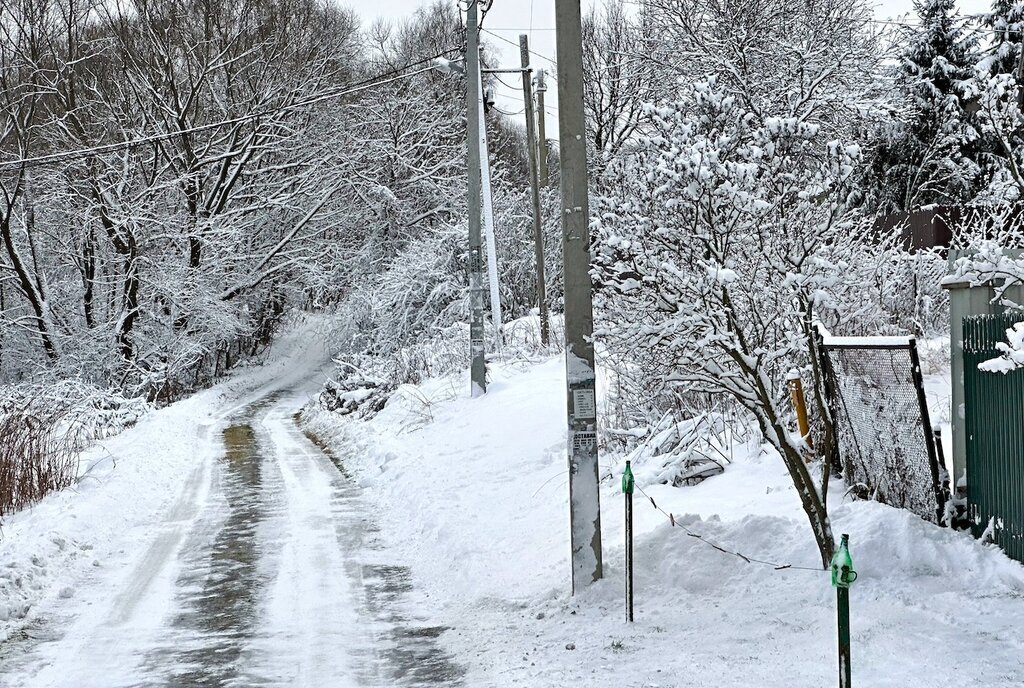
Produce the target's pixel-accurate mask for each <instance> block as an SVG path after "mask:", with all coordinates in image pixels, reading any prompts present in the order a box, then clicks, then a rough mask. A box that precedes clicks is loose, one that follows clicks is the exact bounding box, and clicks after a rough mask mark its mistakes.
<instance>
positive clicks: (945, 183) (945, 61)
mask: <svg viewBox="0 0 1024 688" xmlns="http://www.w3.org/2000/svg"><path fill="white" fill-rule="evenodd" d="M914 7H915V9H916V10H917V13H918V16H919V17H920V25H919V26H917V27H914V28H911V29H908V30H907V33H906V40H907V43H906V48H905V49H904V51H903V52H902V54H901V55H900V60H899V65H898V67H897V74H896V77H895V81H896V85H897V86H898V88H899V90H900V92H901V94H902V97H901V98H900V102H898V103H897V108H896V111H895V116H894V118H893V120H892V121H891V122H890V123H888V124H886V125H885V126H884V127H883V128H882V131H881V134H880V138H881V143H880V144H879V145H878V146H877V151H876V156H875V159H874V161H873V175H872V176H873V178H874V179H875V180H876V182H877V184H878V190H877V201H876V204H877V209H878V210H879V211H880V212H883V213H885V212H895V211H910V210H913V209H915V208H919V207H921V206H925V205H930V204H953V203H959V202H963V201H966V200H969V199H970V198H972V196H973V194H974V193H975V192H976V190H977V188H978V185H979V180H980V179H981V177H982V166H981V165H980V164H979V162H978V161H979V160H980V159H981V157H982V153H981V148H982V146H981V140H980V137H979V135H978V131H977V129H976V126H975V122H974V119H973V117H972V116H971V114H970V113H969V112H968V111H967V109H966V108H965V103H966V102H967V100H968V96H969V95H970V93H971V83H972V81H971V80H972V77H973V76H974V65H975V63H976V59H975V52H976V51H975V41H974V39H973V38H972V37H971V36H970V35H969V34H968V33H967V32H966V31H965V29H964V26H963V20H962V19H961V18H960V17H959V16H958V14H957V11H956V6H955V4H954V0H918V2H916V3H915V5H914Z"/></svg>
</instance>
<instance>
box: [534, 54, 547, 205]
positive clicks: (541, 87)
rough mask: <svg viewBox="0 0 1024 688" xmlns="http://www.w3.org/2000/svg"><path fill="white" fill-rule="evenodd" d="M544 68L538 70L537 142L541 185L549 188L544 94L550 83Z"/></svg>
mask: <svg viewBox="0 0 1024 688" xmlns="http://www.w3.org/2000/svg"><path fill="white" fill-rule="evenodd" d="M544 77H545V74H544V70H543V69H538V70H537V143H538V144H540V155H538V156H537V158H538V160H539V161H540V185H541V186H542V187H545V188H547V185H548V183H549V179H548V137H547V132H546V127H545V126H544V116H545V115H546V114H547V113H546V111H545V110H544V94H545V93H547V90H548V85H547V81H546V79H545V78H544Z"/></svg>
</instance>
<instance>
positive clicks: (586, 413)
mask: <svg viewBox="0 0 1024 688" xmlns="http://www.w3.org/2000/svg"><path fill="white" fill-rule="evenodd" d="M572 410H573V415H574V416H575V417H576V419H577V420H589V419H591V418H597V401H596V400H595V398H594V390H592V389H574V390H573V391H572Z"/></svg>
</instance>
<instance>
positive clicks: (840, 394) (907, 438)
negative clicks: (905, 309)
mask: <svg viewBox="0 0 1024 688" xmlns="http://www.w3.org/2000/svg"><path fill="white" fill-rule="evenodd" d="M821 350H822V359H823V360H822V368H823V372H824V374H825V382H826V384H825V392H826V397H827V400H828V404H829V407H830V408H831V410H832V415H833V417H834V419H835V425H836V436H837V440H838V444H839V455H840V460H841V462H842V469H843V475H844V477H845V478H846V480H847V483H848V484H849V485H850V488H851V492H852V493H853V494H855V495H856V496H858V497H860V498H863V499H875V500H877V501H880V502H883V503H885V504H889V505H891V506H895V507H899V508H902V509H907V510H909V511H912V512H914V513H916V514H917V515H919V516H921V517H922V518H925V519H927V520H929V521H933V522H938V521H940V520H941V519H942V516H943V511H944V502H945V499H944V497H943V488H942V485H943V483H944V482H945V476H944V475H943V474H944V471H942V472H940V467H939V461H938V458H937V450H936V445H935V440H934V437H933V435H932V430H931V423H930V421H929V419H928V405H927V402H926V400H925V395H924V387H923V384H922V380H921V366H920V362H919V360H918V356H917V346H916V342H915V341H914V339H913V338H912V337H829V338H826V339H825V340H824V341H823V343H822V347H821Z"/></svg>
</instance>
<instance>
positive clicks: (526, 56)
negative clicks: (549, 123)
mask: <svg viewBox="0 0 1024 688" xmlns="http://www.w3.org/2000/svg"><path fill="white" fill-rule="evenodd" d="M519 64H520V65H521V66H522V68H523V105H524V107H525V108H526V150H527V156H526V157H527V162H528V163H529V165H530V200H531V201H532V202H533V256H534V260H535V261H536V263H537V304H538V309H539V312H540V341H541V343H542V344H543V345H544V346H547V345H548V340H549V339H550V331H549V326H548V296H547V288H546V286H545V283H544V231H543V229H542V227H541V216H540V188H539V186H540V182H539V181H538V174H537V157H538V156H537V131H536V128H535V127H534V125H533V84H532V82H531V79H530V71H531V70H530V44H529V38H528V37H527V36H526V34H525V33H521V34H519ZM541 118H542V119H543V115H542V116H541Z"/></svg>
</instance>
